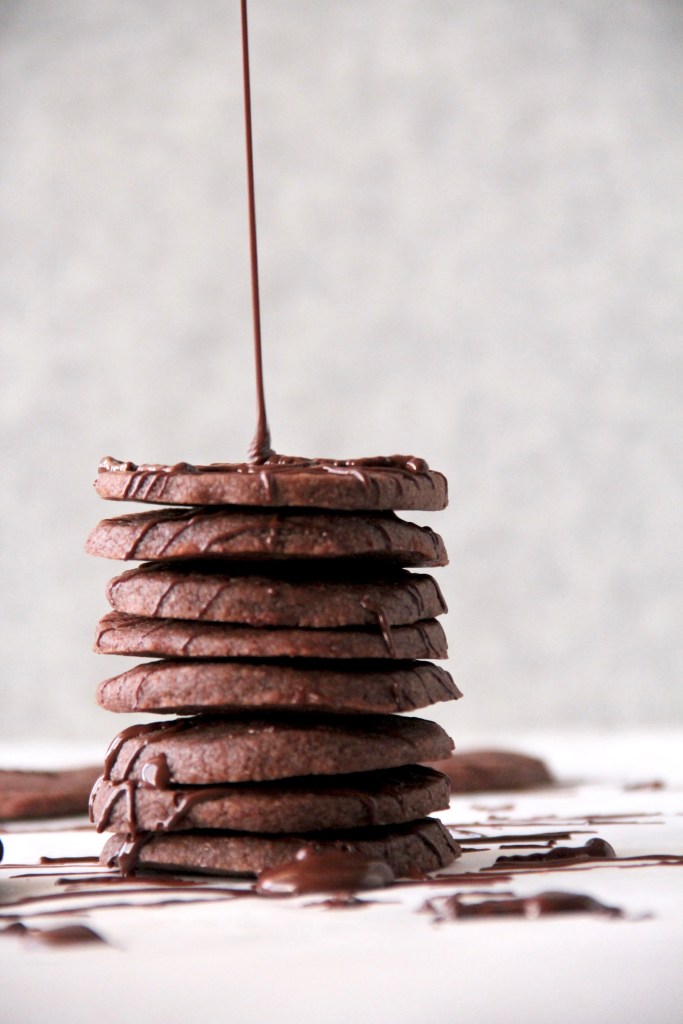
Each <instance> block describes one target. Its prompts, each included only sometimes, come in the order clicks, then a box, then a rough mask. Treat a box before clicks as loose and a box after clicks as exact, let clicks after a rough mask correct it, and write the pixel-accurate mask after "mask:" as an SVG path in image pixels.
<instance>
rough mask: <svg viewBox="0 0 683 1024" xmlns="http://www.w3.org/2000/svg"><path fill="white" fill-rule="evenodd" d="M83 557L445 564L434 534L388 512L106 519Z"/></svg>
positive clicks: (199, 513) (240, 512) (189, 512)
mask: <svg viewBox="0 0 683 1024" xmlns="http://www.w3.org/2000/svg"><path fill="white" fill-rule="evenodd" d="M85 549H86V551H87V552H88V554H90V555H100V556H101V557H103V558H120V559H123V560H124V561H126V560H129V559H134V560H135V559H137V560H139V561H142V560H143V559H144V560H151V561H156V560H167V559H170V558H195V559H196V558H229V559H237V560H247V561H253V560H259V559H274V560H278V559H285V558H301V559H312V558H316V559H317V558H325V559H342V558H366V559H369V560H376V561H378V562H388V563H392V564H394V565H403V566H413V567H415V568H422V567H424V568H428V567H430V566H438V565H446V564H447V562H448V558H447V555H446V549H445V547H444V544H443V541H442V540H441V538H440V537H439V535H438V534H436V533H434V531H433V530H430V529H429V527H427V526H416V525H415V524H414V523H407V522H405V521H404V520H402V519H399V518H398V516H395V515H394V513H393V512H385V513H379V512H376V513H373V512H365V513H358V514H354V513H350V512H336V513H335V512H314V511H310V512H300V511H299V510H294V511H290V510H286V509H278V510H275V511H271V510H265V509H248V510H245V509H241V508H240V509H228V508H222V507H221V508H189V509H188V508H182V509H159V510H154V511H151V512H136V513H131V514H130V515H125V516H117V517H116V518H114V519H103V520H102V522H100V523H99V524H98V525H97V526H96V527H95V529H94V530H93V531H92V533H91V534H90V536H89V537H88V540H87V542H86V546H85Z"/></svg>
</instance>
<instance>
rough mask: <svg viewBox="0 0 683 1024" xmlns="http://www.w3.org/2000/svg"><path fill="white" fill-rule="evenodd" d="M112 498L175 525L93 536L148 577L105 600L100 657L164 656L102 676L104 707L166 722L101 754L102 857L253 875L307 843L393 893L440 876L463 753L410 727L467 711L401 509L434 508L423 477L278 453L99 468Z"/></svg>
mask: <svg viewBox="0 0 683 1024" xmlns="http://www.w3.org/2000/svg"><path fill="white" fill-rule="evenodd" d="M95 486H96V489H97V491H98V493H99V494H100V495H101V496H102V497H104V498H109V499H114V500H121V501H144V502H148V503H150V504H163V505H168V506H171V507H170V508H163V509H154V510H151V511H145V512H141V513H133V514H128V515H122V516H119V517H116V518H113V519H105V520H103V521H102V522H101V523H100V524H99V525H98V526H97V527H96V529H95V530H94V531H93V532H92V534H91V535H90V537H89V539H88V542H87V551H88V552H89V553H90V554H93V555H100V556H104V557H106V558H115V559H124V560H135V561H142V562H143V564H142V565H139V566H138V567H136V568H133V569H132V570H130V571H128V572H124V573H123V575H120V576H117V577H116V578H115V579H113V580H112V581H111V582H110V583H109V586H108V590H107V596H108V599H109V602H110V604H111V605H112V607H113V611H111V612H110V613H109V614H108V615H105V616H104V618H103V619H102V620H101V622H100V624H99V629H98V633H97V640H96V645H95V649H96V650H97V651H98V652H101V653H104V654H125V655H137V656H142V657H146V658H150V657H153V658H157V659H159V660H155V661H152V662H149V661H148V662H145V663H143V664H140V665H137V666H136V667H134V668H132V669H131V670H130V671H128V672H124V673H123V674H122V675H119V676H116V677H115V678H113V679H107V680H106V681H105V682H103V683H102V684H101V685H100V687H99V690H98V700H99V702H100V704H101V705H102V707H104V708H106V709H108V710H110V711H119V712H154V713H157V714H159V715H163V716H173V717H170V718H169V717H164V718H163V719H162V720H160V721H155V722H152V723H146V724H144V725H139V726H132V727H130V728H127V729H124V731H123V732H122V733H121V734H120V735H119V736H118V737H116V739H115V740H114V741H113V743H112V744H111V746H110V748H109V751H108V752H107V755H106V759H105V765H104V771H103V775H102V778H101V779H100V780H99V781H98V782H97V784H96V786H95V789H94V790H93V794H92V798H91V813H92V817H93V820H94V821H95V823H96V824H97V827H98V829H99V830H108V831H111V832H114V833H115V835H114V836H113V837H112V838H111V839H110V840H109V841H108V843H107V844H106V846H105V849H104V852H103V860H104V861H105V862H106V863H109V864H114V863H118V865H119V866H120V868H121V870H122V871H123V872H124V873H129V872H131V871H133V870H135V867H136V866H137V865H138V864H139V865H141V866H142V865H144V866H153V867H156V868H164V869H169V870H182V871H199V872H209V873H215V874H258V873H259V872H261V871H262V870H264V869H266V868H269V867H273V866H276V865H278V864H281V863H283V862H285V861H288V860H291V859H292V858H293V857H294V856H295V855H296V853H297V852H298V851H299V850H300V849H301V848H302V847H304V846H312V847H314V848H316V849H319V850H325V849H328V848H329V849H334V850H348V851H353V852H356V853H362V854H365V855H367V856H371V857H373V858H375V859H382V860H384V861H386V862H387V863H388V864H389V865H390V867H391V868H392V870H393V871H394V873H395V874H396V875H403V876H405V875H414V874H415V873H419V872H424V871H432V870H435V869H437V868H440V867H443V866H445V865H446V864H448V863H450V862H451V861H452V860H453V858H454V857H455V856H457V854H458V852H459V851H458V848H457V845H456V844H455V843H454V842H453V840H452V839H451V837H450V835H449V834H448V832H447V831H446V829H445V828H444V827H443V826H442V825H441V823H440V822H439V821H438V820H437V819H433V818H429V817H427V815H429V814H430V812H432V811H434V810H439V809H442V808H445V807H447V806H448V799H449V782H448V779H447V778H446V777H445V776H443V775H441V774H440V773H439V772H435V771H433V770H431V769H429V768H425V767H422V766H421V765H420V762H424V761H436V760H439V759H442V758H445V757H447V756H448V755H449V754H450V751H451V749H452V743H451V741H450V739H449V737H448V736H447V735H446V733H445V732H444V731H443V730H442V729H441V728H440V727H439V726H437V725H436V724H434V723H433V722H429V721H425V720H423V719H421V718H416V717H403V716H401V715H400V712H405V711H413V710H414V709H416V708H422V707H426V706H428V705H430V704H433V703H435V702H437V701H443V700H453V699H455V698H457V697H458V696H460V694H459V692H458V690H457V688H456V687H455V685H454V683H453V681H452V679H451V677H450V675H449V674H448V673H447V672H446V671H444V670H443V669H442V668H440V667H438V666H436V665H434V664H433V663H432V662H431V661H425V660H424V659H442V658H445V657H446V640H445V636H444V633H443V630H442V628H441V625H440V623H439V622H438V621H437V616H439V615H440V614H442V613H443V612H445V611H446V606H445V604H444V601H443V598H442V596H441V593H440V590H439V587H438V585H437V584H436V582H435V581H434V580H433V579H432V577H431V576H428V575H425V574H424V573H419V572H418V573H415V572H409V571H407V568H408V567H409V568H414V569H422V568H426V567H431V566H439V565H445V564H446V561H447V557H446V552H445V549H444V545H443V542H442V540H441V538H440V537H439V536H438V535H437V534H435V533H434V532H433V531H432V530H430V529H428V528H426V527H419V526H416V525H414V524H413V523H409V522H406V521H405V520H403V519H400V518H399V517H398V516H396V514H395V510H396V509H403V510H404V509H422V510H437V509H441V508H443V507H445V505H446V501H447V493H446V481H445V479H444V477H443V476H441V474H439V473H435V472H432V471H431V470H429V468H428V467H427V465H426V463H424V462H423V461H422V460H419V459H414V458H402V457H391V458H378V459H365V460H357V461H347V462H341V461H340V462H335V461H331V460H315V461H312V460H311V461H309V460H302V459H288V458H283V457H280V456H271V457H270V458H269V459H268V460H267V462H265V463H264V464H252V463H245V464H238V465H227V464H215V465H211V466H190V465H188V464H186V463H180V464H178V465H176V466H136V465H134V464H132V463H129V462H118V461H116V460H114V459H110V458H107V459H104V460H103V461H102V463H101V464H100V469H99V473H98V476H97V480H96V484H95Z"/></svg>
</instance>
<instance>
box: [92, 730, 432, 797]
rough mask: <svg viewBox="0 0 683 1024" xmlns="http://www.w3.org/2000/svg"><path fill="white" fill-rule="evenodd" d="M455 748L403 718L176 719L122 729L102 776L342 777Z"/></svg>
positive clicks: (197, 780) (201, 781)
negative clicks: (342, 775) (340, 775)
mask: <svg viewBox="0 0 683 1024" xmlns="http://www.w3.org/2000/svg"><path fill="white" fill-rule="evenodd" d="M451 749H452V742H451V740H450V738H449V737H448V735H447V734H446V733H445V732H444V730H443V729H442V728H441V727H440V726H438V725H436V724H435V723H434V722H428V721H425V720H424V719H421V718H401V717H399V716H398V715H362V716H361V715H348V716H347V715H323V714H317V713H313V712H307V713H306V714H302V715H297V714H289V715H287V714H282V713H277V714H276V713H273V714H270V715H268V716H266V715H246V714H245V715H239V716H238V715H235V716H234V717H230V718H212V717H211V716H209V715H202V716H198V717H197V718H178V719H174V720H173V721H170V722H151V723H149V724H147V725H140V726H131V727H130V728H129V729H124V731H123V732H122V733H120V734H119V736H117V737H116V739H115V740H114V741H113V743H112V745H111V747H110V749H109V752H108V754H107V757H106V761H105V770H104V776H105V778H106V779H107V780H110V781H112V782H123V781H125V780H126V779H133V780H136V781H137V780H139V779H143V780H144V779H145V778H146V777H147V778H149V779H151V780H152V781H154V780H155V779H156V778H157V777H158V774H159V772H161V773H162V775H163V776H164V778H165V784H187V785H192V786H194V785H213V784H215V783H221V782H258V781H263V780H266V779H282V778H287V777H292V776H297V775H339V774H349V773H350V772H365V771H373V770H375V769H377V768H396V767H398V766H399V765H404V764H412V763H415V762H416V761H435V760H438V759H439V758H443V757H447V756H448V754H449V753H450V751H451Z"/></svg>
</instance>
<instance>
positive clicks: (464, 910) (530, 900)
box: [423, 892, 624, 921]
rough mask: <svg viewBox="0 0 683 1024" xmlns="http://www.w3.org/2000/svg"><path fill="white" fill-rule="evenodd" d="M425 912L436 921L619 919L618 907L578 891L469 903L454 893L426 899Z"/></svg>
mask: <svg viewBox="0 0 683 1024" xmlns="http://www.w3.org/2000/svg"><path fill="white" fill-rule="evenodd" d="M423 909H425V910H429V911H431V912H432V913H433V914H434V916H435V918H436V919H437V920H438V921H446V920H464V919H467V918H480V917H525V918H527V919H531V920H533V919H535V918H537V917H544V916H546V915H547V914H600V915H602V916H605V917H623V916H624V914H623V911H622V910H620V909H619V908H618V907H609V906H607V905H606V904H604V903H601V902H600V901H599V900H596V899H594V898H593V897H592V896H586V895H584V894H583V893H578V892H541V893H539V894H538V895H537V896H524V897H507V898H502V899H490V900H480V901H477V902H471V901H470V900H469V899H467V898H463V897H462V896H460V895H459V894H457V893H454V894H453V895H452V896H441V897H436V898H435V899H432V900H428V901H427V902H426V903H425V904H424V908H423Z"/></svg>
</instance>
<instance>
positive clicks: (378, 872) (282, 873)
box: [255, 846, 394, 896]
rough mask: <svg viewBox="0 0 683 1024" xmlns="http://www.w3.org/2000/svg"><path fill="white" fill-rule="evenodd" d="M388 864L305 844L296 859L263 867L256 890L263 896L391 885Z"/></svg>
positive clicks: (298, 894) (349, 890) (354, 889)
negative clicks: (270, 866) (318, 848)
mask: <svg viewBox="0 0 683 1024" xmlns="http://www.w3.org/2000/svg"><path fill="white" fill-rule="evenodd" d="M393 881H394V873H393V871H392V870H391V868H390V867H389V865H388V864H385V862H384V861H381V860H372V859H371V858H370V857H365V856H364V855H363V854H360V853H353V852H351V851H345V850H316V849H315V848H313V847H310V846H304V847H302V848H301V849H300V850H299V852H298V853H297V855H296V857H295V858H294V860H291V861H288V862H287V863H286V864H280V865H278V866H277V867H273V868H267V869H266V870H265V871H262V872H261V874H260V875H259V876H258V879H257V881H256V886H255V890H256V892H257V893H258V894H259V895H260V896H303V895H305V894H306V893H314V892H331V893H349V894H351V893H354V892H358V891H359V890H360V889H378V888H381V887H382V886H385V885H391V883H392V882H393Z"/></svg>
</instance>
